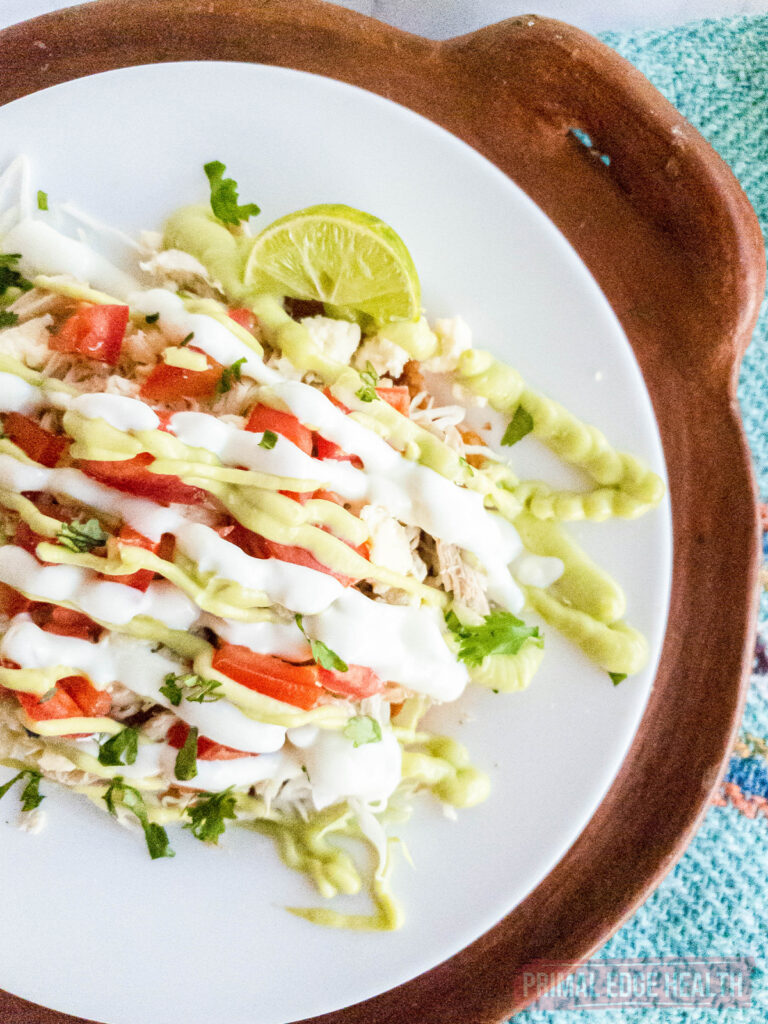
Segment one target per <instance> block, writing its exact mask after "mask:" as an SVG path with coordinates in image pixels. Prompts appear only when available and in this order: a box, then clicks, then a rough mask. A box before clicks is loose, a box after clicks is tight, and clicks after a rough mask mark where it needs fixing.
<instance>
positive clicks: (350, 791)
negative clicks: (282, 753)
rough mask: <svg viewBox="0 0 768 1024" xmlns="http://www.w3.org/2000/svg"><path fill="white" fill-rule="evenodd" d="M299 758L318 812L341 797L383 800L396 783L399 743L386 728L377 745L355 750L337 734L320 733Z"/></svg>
mask: <svg viewBox="0 0 768 1024" xmlns="http://www.w3.org/2000/svg"><path fill="white" fill-rule="evenodd" d="M302 757H303V763H304V765H305V766H306V769H307V774H308V776H309V784H310V786H311V788H312V799H313V801H314V804H315V807H316V808H317V810H318V811H321V810H323V808H324V807H330V805H331V804H334V803H336V802H337V801H338V800H341V799H343V798H344V797H359V798H361V799H363V800H365V801H375V800H386V799H387V798H388V797H389V796H391V795H392V793H393V792H394V791H395V789H397V786H398V784H399V782H400V777H401V769H402V763H401V762H402V754H401V751H400V744H399V743H398V742H397V740H396V739H395V736H394V734H393V732H392V730H391V729H390V728H389V727H388V726H385V727H384V728H383V729H382V736H381V740H380V741H379V742H377V743H364V744H361V746H359V747H355V746H354V744H353V743H352V741H351V740H348V739H347V738H346V736H344V735H343V734H342V733H340V732H331V731H328V730H321V731H320V733H319V735H318V737H317V739H316V740H315V742H314V743H313V744H312V745H311V746H309V747H307V748H306V749H304V750H303V751H302Z"/></svg>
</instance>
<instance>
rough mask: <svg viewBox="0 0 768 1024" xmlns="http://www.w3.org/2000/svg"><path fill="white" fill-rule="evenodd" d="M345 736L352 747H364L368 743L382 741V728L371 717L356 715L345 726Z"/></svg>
mask: <svg viewBox="0 0 768 1024" xmlns="http://www.w3.org/2000/svg"><path fill="white" fill-rule="evenodd" d="M344 735H345V736H346V737H347V739H348V740H352V745H353V746H355V747H362V746H363V745H364V744H366V743H379V742H380V741H381V726H380V725H379V723H378V722H377V721H376V719H375V718H371V716H370V715H355V716H354V717H353V718H350V720H349V721H348V722H347V724H346V725H345V726H344Z"/></svg>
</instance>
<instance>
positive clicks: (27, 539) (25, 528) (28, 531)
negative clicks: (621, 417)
mask: <svg viewBox="0 0 768 1024" xmlns="http://www.w3.org/2000/svg"><path fill="white" fill-rule="evenodd" d="M50 539H51V538H50V537H44V536H43V534H42V533H35V531H34V530H33V529H32V527H31V526H29V525H28V524H27V523H25V522H24V520H23V519H20V520H19V522H18V523H17V524H16V532H15V533H14V535H13V543H14V544H15V545H16V547H19V548H24V550H25V551H28V552H29V553H30V555H34V554H35V549H36V548H37V545H38V544H42V543H43V542H45V541H50ZM35 557H36V558H37V555H35ZM38 561H39V559H38Z"/></svg>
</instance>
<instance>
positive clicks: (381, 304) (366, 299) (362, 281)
mask: <svg viewBox="0 0 768 1024" xmlns="http://www.w3.org/2000/svg"><path fill="white" fill-rule="evenodd" d="M243 280H244V283H245V286H246V288H247V289H248V291H251V292H272V293H278V294H280V295H284V296H286V297H287V298H291V299H314V300H317V301H320V302H323V303H326V304H327V306H329V307H332V310H333V314H334V315H335V316H341V317H348V318H350V319H360V318H370V319H371V320H372V321H373V322H374V324H376V325H381V324H385V323H390V322H391V321H393V320H417V319H418V318H419V316H420V313H421V288H420V286H419V278H418V275H417V274H416V267H415V266H414V265H413V260H412V259H411V256H410V253H409V252H408V250H407V249H406V247H405V244H404V243H403V240H402V239H401V238H400V236H399V235H398V234H397V232H395V231H394V230H393V229H392V228H391V227H389V225H387V224H385V223H384V222H383V221H381V220H379V219H378V217H374V216H372V215H371V214H370V213H363V212H362V210H355V209H353V207H351V206H342V205H339V204H335V203H328V204H323V205H321V206H310V207H308V208H307V209H306V210H299V211H297V212H296V213H289V214H288V215H287V216H286V217H281V218H280V219H279V220H276V221H275V222H274V223H273V224H270V226H269V227H268V228H265V230H264V231H262V232H261V234H260V235H257V236H256V238H254V240H253V243H252V248H251V251H250V253H249V255H248V259H247V261H246V264H245V270H244V274H243Z"/></svg>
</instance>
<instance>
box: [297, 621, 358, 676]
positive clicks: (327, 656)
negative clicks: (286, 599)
mask: <svg viewBox="0 0 768 1024" xmlns="http://www.w3.org/2000/svg"><path fill="white" fill-rule="evenodd" d="M296 625H297V626H298V627H299V629H300V630H301V632H302V633H304V636H307V634H306V632H304V620H303V618H302V616H301V615H297V616H296ZM307 640H309V646H310V647H311V648H312V657H313V658H314V659H315V661H316V662H317V664H318V665H322V667H323V668H326V669H328V670H329V671H330V672H332V671H333V670H334V669H335V670H336V671H337V672H347V671H348V670H349V665H348V664H347V663H346V661H342V660H341V658H340V657H339V656H338V654H337V653H336V651H332V650H331V648H330V647H328V646H327V644H324V643H323V641H322V640H313V639H312V638H311V637H308V636H307Z"/></svg>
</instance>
